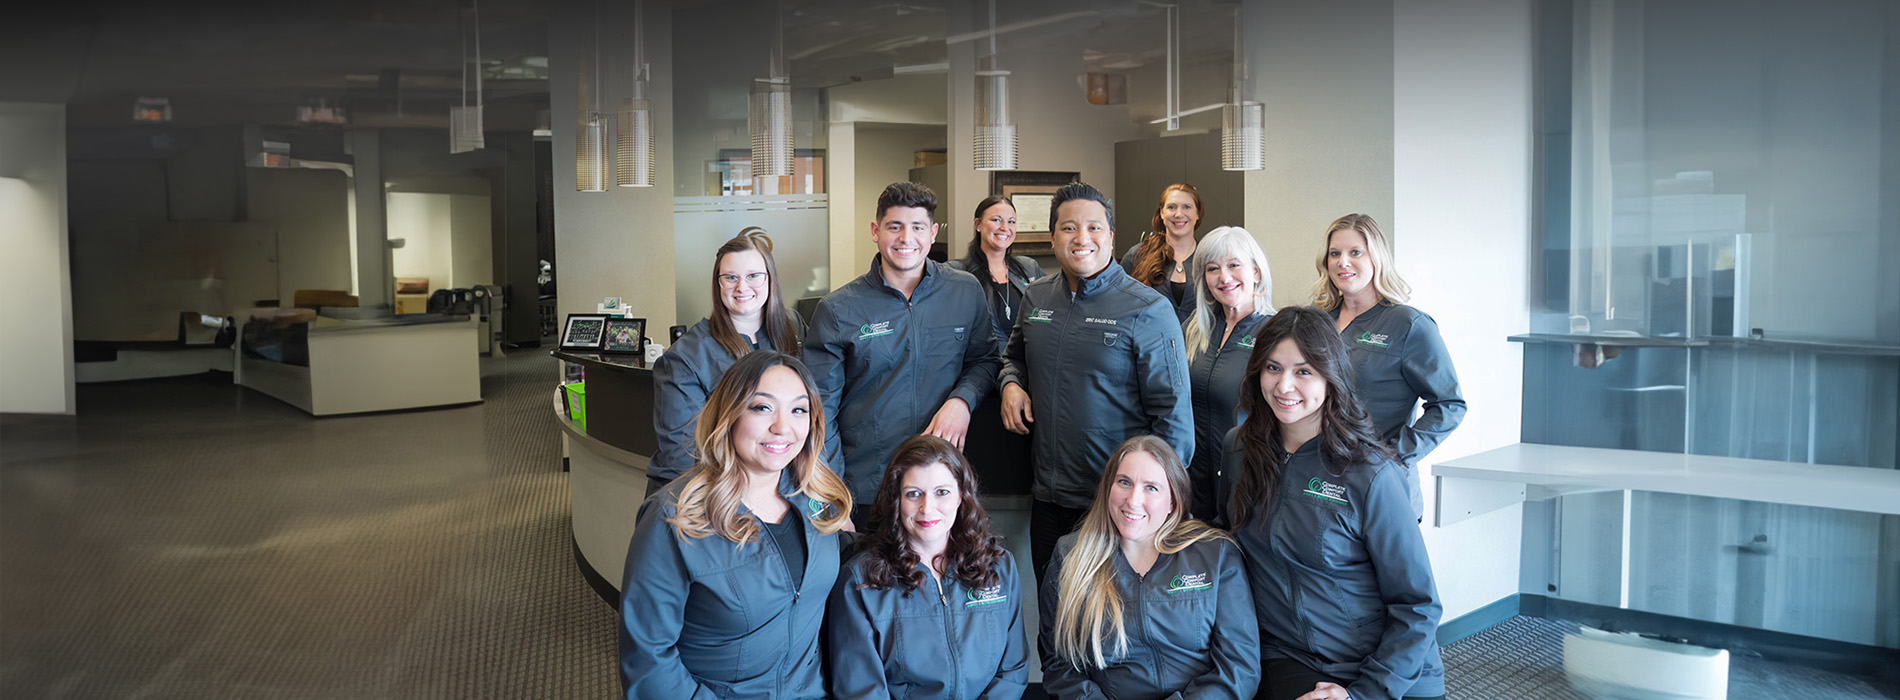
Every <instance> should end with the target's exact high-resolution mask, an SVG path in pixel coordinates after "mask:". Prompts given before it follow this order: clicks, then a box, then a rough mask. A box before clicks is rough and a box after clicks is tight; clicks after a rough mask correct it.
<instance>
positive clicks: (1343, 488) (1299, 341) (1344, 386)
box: [1220, 307, 1445, 700]
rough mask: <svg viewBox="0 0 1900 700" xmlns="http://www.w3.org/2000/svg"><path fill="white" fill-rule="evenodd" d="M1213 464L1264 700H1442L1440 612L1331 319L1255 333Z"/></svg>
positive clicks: (1300, 313) (1295, 312) (1418, 539)
mask: <svg viewBox="0 0 1900 700" xmlns="http://www.w3.org/2000/svg"><path fill="white" fill-rule="evenodd" d="M1255 340H1256V342H1255V345H1254V350H1253V354H1252V356H1250V357H1249V358H1248V361H1247V373H1246V375H1245V379H1244V381H1243V382H1242V386H1243V387H1246V389H1245V391H1243V392H1242V394H1241V398H1240V410H1241V412H1242V413H1245V414H1246V415H1247V418H1246V420H1245V421H1243V422H1241V424H1240V425H1239V426H1238V427H1235V428H1234V429H1233V430H1232V431H1229V432H1228V434H1227V442H1226V449H1225V452H1226V456H1225V458H1224V459H1223V460H1222V467H1221V490H1220V492H1221V493H1223V494H1227V495H1228V496H1227V499H1226V501H1225V502H1224V503H1223V504H1222V505H1223V506H1224V507H1223V508H1222V518H1221V521H1222V522H1224V523H1228V524H1231V525H1232V527H1233V533H1234V538H1235V539H1237V540H1239V541H1240V548H1241V549H1242V550H1243V551H1245V552H1246V553H1247V578H1248V580H1249V581H1252V582H1253V602H1254V606H1255V607H1256V609H1257V614H1258V620H1259V624H1260V643H1261V651H1262V652H1263V653H1262V656H1263V658H1262V670H1263V671H1264V673H1265V678H1266V680H1265V682H1264V683H1263V687H1262V688H1261V689H1260V696H1259V697H1261V698H1263V699H1264V700H1396V699H1397V698H1416V699H1421V700H1422V699H1425V698H1442V697H1443V696H1444V694H1445V666H1444V663H1443V662H1442V661H1441V660H1440V658H1439V654H1438V643H1437V641H1436V640H1437V631H1438V617H1439V615H1440V613H1441V612H1442V607H1441V606H1440V604H1439V602H1438V591H1437V588H1436V587H1435V586H1434V585H1433V583H1432V564H1431V560H1430V558H1429V557H1427V556H1426V553H1425V538H1424V536H1423V535H1421V534H1420V533H1419V529H1418V522H1417V521H1416V520H1415V519H1414V518H1413V515H1412V508H1411V504H1410V503H1409V502H1407V499H1406V495H1405V475H1404V472H1403V470H1402V469H1401V467H1400V465H1399V464H1398V463H1396V462H1394V461H1393V460H1392V458H1391V456H1390V453H1388V452H1387V451H1386V448H1385V446H1384V445H1383V444H1382V443H1381V442H1380V441H1379V439H1378V436H1377V435H1376V434H1375V433H1373V432H1372V425H1371V422H1370V421H1369V420H1367V418H1366V412H1365V409H1363V408H1360V406H1359V401H1358V397H1357V396H1356V394H1357V392H1356V391H1355V389H1354V387H1353V384H1352V382H1351V380H1350V379H1349V377H1351V376H1352V362H1351V360H1349V359H1348V357H1347V354H1346V346H1345V343H1344V342H1342V341H1341V340H1340V338H1339V334H1338V333H1337V332H1335V331H1334V330H1333V325H1332V319H1331V318H1330V317H1328V316H1327V315H1326V314H1325V313H1324V312H1322V311H1320V310H1318V309H1314V308H1312V307H1300V308H1292V309H1281V310H1280V312H1279V313H1276V314H1274V315H1273V318H1271V319H1268V320H1267V322H1266V324H1265V325H1263V326H1261V328H1260V332H1259V334H1258V335H1257V336H1256V338H1255Z"/></svg>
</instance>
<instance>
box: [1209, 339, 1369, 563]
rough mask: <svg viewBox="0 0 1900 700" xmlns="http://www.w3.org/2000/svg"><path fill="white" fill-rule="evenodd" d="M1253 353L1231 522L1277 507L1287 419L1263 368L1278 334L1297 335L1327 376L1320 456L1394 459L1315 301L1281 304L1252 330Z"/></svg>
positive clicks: (1243, 399)
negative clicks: (1277, 410) (1266, 387)
mask: <svg viewBox="0 0 1900 700" xmlns="http://www.w3.org/2000/svg"><path fill="white" fill-rule="evenodd" d="M1254 338H1255V340H1254V346H1253V354H1251V355H1248V356H1247V371H1246V374H1245V375H1244V378H1242V379H1241V382H1240V387H1241V391H1240V412H1241V413H1244V414H1246V416H1247V420H1246V421H1244V422H1242V423H1241V424H1240V430H1239V432H1238V433H1237V434H1236V435H1235V437H1236V440H1237V442H1239V444H1240V450H1241V454H1242V455H1243V462H1242V464H1241V468H1240V469H1241V471H1240V483H1239V487H1238V488H1236V489H1234V492H1233V493H1232V494H1231V495H1229V496H1228V498H1229V501H1228V509H1227V512H1228V513H1229V514H1230V517H1229V518H1228V519H1227V521H1228V525H1230V526H1232V527H1233V528H1234V529H1236V530H1238V529H1240V527H1241V526H1242V525H1245V524H1246V523H1248V522H1249V521H1251V520H1252V519H1253V518H1254V517H1255V516H1257V515H1265V513H1266V511H1267V509H1268V508H1270V507H1272V500H1273V495H1274V489H1276V488H1277V487H1278V486H1279V484H1280V474H1281V472H1282V471H1284V470H1285V468H1286V465H1285V464H1284V463H1283V460H1284V459H1285V455H1284V453H1283V450H1282V449H1281V442H1280V435H1281V425H1280V420H1279V418H1278V417H1276V416H1274V415H1273V407H1272V406H1271V405H1270V404H1269V401H1270V399H1269V398H1268V397H1267V396H1266V395H1265V392H1264V391H1262V390H1261V388H1260V375H1261V374H1262V373H1264V372H1265V371H1266V369H1267V362H1268V357H1269V356H1270V355H1272V354H1273V349H1274V347H1275V346H1278V345H1279V344H1280V341H1282V340H1287V339H1292V341H1293V345H1294V347H1297V348H1299V350H1300V354H1301V355H1303V356H1305V357H1306V364H1307V366H1308V367H1310V368H1312V370H1313V371H1314V372H1318V373H1319V376H1320V377H1321V378H1322V379H1325V380H1326V402H1325V403H1324V404H1322V405H1321V406H1320V422H1319V424H1320V430H1319V437H1317V438H1314V439H1316V440H1319V441H1320V443H1319V453H1320V457H1321V458H1322V459H1324V460H1325V462H1326V464H1327V465H1329V467H1330V468H1333V469H1346V468H1350V467H1355V466H1360V465H1365V464H1372V463H1376V462H1380V461H1383V460H1386V459H1390V458H1391V452H1390V451H1389V450H1387V449H1386V448H1385V445H1384V444H1382V443H1380V442H1379V437H1378V433H1375V432H1373V430H1372V419H1371V418H1369V417H1368V416H1367V415H1366V409H1364V408H1362V407H1360V405H1359V396H1358V394H1357V392H1355V391H1354V390H1353V387H1352V371H1353V370H1352V360H1351V359H1350V358H1349V356H1348V355H1347V354H1346V342H1345V341H1343V340H1340V339H1339V331H1337V330H1334V328H1333V319H1332V317H1331V316H1328V315H1326V312H1324V311H1320V310H1319V309H1316V308H1313V307H1311V306H1299V307H1293V308H1287V309H1281V310H1280V312H1279V313H1276V314H1274V315H1273V318H1270V319H1267V322H1266V323H1265V324H1262V325H1261V326H1260V331H1259V332H1258V333H1256V334H1255V335H1254Z"/></svg>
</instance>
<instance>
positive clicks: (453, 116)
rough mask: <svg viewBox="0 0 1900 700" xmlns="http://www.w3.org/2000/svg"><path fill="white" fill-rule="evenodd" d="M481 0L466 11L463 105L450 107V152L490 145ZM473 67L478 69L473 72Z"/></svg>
mask: <svg viewBox="0 0 1900 700" xmlns="http://www.w3.org/2000/svg"><path fill="white" fill-rule="evenodd" d="M476 3H477V0H469V3H468V7H467V8H466V9H464V10H463V11H462V104H461V105H460V106H456V107H450V108H449V152H450V153H466V152H469V151H474V150H478V149H480V148H482V147H483V146H485V145H487V144H486V143H484V142H483V140H482V18H481V11H480V9H479V8H477V6H476ZM470 39H473V42H472V43H474V45H475V55H474V57H473V58H472V59H471V58H470V56H469V44H470V43H471V41H470ZM471 66H473V68H474V70H472V71H471V70H469V68H470V67H471ZM471 73H472V74H473V75H474V82H475V104H474V105H470V104H469V103H468V85H469V76H470V74H471Z"/></svg>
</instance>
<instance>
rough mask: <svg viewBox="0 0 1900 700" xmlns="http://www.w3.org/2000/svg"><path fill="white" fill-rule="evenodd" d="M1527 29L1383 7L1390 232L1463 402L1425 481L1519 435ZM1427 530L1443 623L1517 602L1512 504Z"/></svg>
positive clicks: (1428, 492)
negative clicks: (1388, 53)
mask: <svg viewBox="0 0 1900 700" xmlns="http://www.w3.org/2000/svg"><path fill="white" fill-rule="evenodd" d="M1531 27H1532V25H1531V11H1530V8H1529V3H1527V2H1524V1H1523V0H1449V1H1444V2H1435V3H1406V2H1398V3H1395V12H1394V13H1393V46H1394V51H1393V83H1394V90H1393V106H1394V119H1393V121H1394V131H1393V146H1394V147H1393V170H1392V172H1393V183H1394V191H1393V210H1394V212H1395V215H1394V217H1393V219H1392V227H1391V228H1392V230H1393V236H1394V237H1395V238H1396V239H1397V246H1398V257H1399V260H1400V262H1401V264H1402V265H1403V267H1402V268H1401V270H1402V271H1403V272H1404V273H1405V276H1406V280H1407V281H1409V282H1411V284H1412V288H1413V290H1414V295H1413V298H1412V304H1413V305H1414V306H1416V307H1418V308H1419V309H1421V310H1423V311H1425V312H1426V313H1428V314H1431V315H1432V317H1433V318H1434V319H1435V320H1437V321H1438V326H1439V330H1440V331H1441V332H1443V334H1444V337H1445V344H1446V346H1447V347H1448V348H1449V349H1450V351H1451V356H1452V363H1453V365H1454V366H1455V367H1457V368H1458V378H1459V380H1460V383H1461V385H1462V388H1463V390H1464V395H1465V401H1466V402H1467V403H1468V404H1469V405H1470V411H1469V412H1468V413H1466V414H1465V419H1464V422H1463V423H1461V424H1459V426H1458V430H1457V431H1455V432H1453V433H1452V434H1451V437H1450V438H1448V439H1446V440H1445V442H1444V443H1443V444H1441V445H1439V446H1438V449H1437V450H1435V451H1433V452H1432V454H1431V455H1429V456H1428V457H1426V459H1425V460H1424V464H1423V467H1424V471H1423V472H1422V473H1423V474H1426V475H1429V474H1430V467H1431V465H1433V464H1437V463H1438V462H1440V461H1443V460H1447V459H1451V458H1454V457H1460V456H1464V455H1469V454H1473V453H1477V452H1482V451H1485V450H1489V449H1493V448H1497V447H1503V446H1505V445H1510V444H1513V443H1516V442H1517V441H1518V437H1519V435H1520V432H1521V431H1520V421H1521V416H1522V402H1523V391H1524V390H1523V355H1522V353H1521V349H1520V346H1519V345H1518V344H1516V343H1511V342H1508V341H1506V340H1505V338H1507V337H1509V336H1511V335H1514V334H1517V333H1524V332H1527V331H1528V330H1529V323H1530V321H1529V308H1528V303H1527V302H1528V297H1529V293H1528V279H1529V259H1530V258H1529V251H1528V246H1529V241H1530V224H1531V212H1530V201H1531V179H1530V173H1531V148H1530V146H1531V142H1530V138H1531V104H1532V93H1531ZM1423 486H1424V488H1425V502H1426V503H1427V504H1430V503H1432V502H1433V496H1434V494H1435V491H1436V488H1435V485H1434V484H1433V483H1432V480H1431V479H1430V478H1426V479H1425V480H1424V484H1423ZM1433 521H1434V517H1433V516H1432V515H1429V514H1428V515H1426V524H1427V525H1428V527H1426V528H1425V544H1426V546H1427V547H1428V548H1430V550H1431V553H1432V569H1433V573H1434V574H1435V575H1436V578H1437V581H1438V591H1439V595H1440V596H1441V597H1442V598H1443V601H1444V604H1445V619H1447V620H1450V619H1453V618H1455V617H1457V616H1459V615H1463V614H1465V613H1467V612H1470V611H1472V610H1475V609H1477V608H1479V607H1482V606H1484V605H1487V604H1489V603H1491V602H1493V601H1496V600H1499V599H1501V598H1505V597H1508V596H1510V595H1512V594H1515V593H1517V592H1518V566H1519V554H1520V550H1521V547H1522V542H1521V539H1522V534H1523V507H1522V506H1511V507H1508V508H1503V509H1500V510H1497V511H1493V512H1490V513H1486V514H1484V515H1481V516H1478V517H1475V518H1472V519H1470V520H1466V521H1463V522H1459V523H1456V524H1453V525H1451V526H1448V527H1442V528H1440V527H1433V526H1430V525H1431V523H1432V522H1433ZM1530 592H1533V593H1542V592H1543V591H1530Z"/></svg>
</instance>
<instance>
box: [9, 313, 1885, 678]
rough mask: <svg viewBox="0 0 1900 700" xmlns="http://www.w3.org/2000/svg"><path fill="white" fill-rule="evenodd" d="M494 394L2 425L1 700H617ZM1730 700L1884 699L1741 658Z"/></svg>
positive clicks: (132, 413)
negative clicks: (363, 408) (457, 399)
mask: <svg viewBox="0 0 1900 700" xmlns="http://www.w3.org/2000/svg"><path fill="white" fill-rule="evenodd" d="M483 373H484V376H483V396H485V397H486V399H487V400H486V402H485V403H482V404H479V405H473V406H465V407H456V408H447V409H437V410H426V411H408V412H399V413H387V414H378V415H366V416H346V417H332V418H322V419H313V418H311V417H310V416H308V415H306V414H304V413H302V412H301V411H298V410H297V409H295V408H292V407H290V406H288V405H286V404H283V403H281V402H278V401H276V400H275V399H271V398H269V397H266V396H263V395H261V394H257V393H255V392H250V391H248V390H244V389H241V388H237V387H234V386H232V385H231V384H230V381H229V379H230V378H229V375H204V376H198V377H185V378H176V379H162V380H149V381H138V382H122V383H115V384H99V385H82V386H81V387H80V388H79V415H78V416H77V417H33V416H0V697H5V698H208V697H217V698H226V697H270V698H292V699H296V698H403V699H409V698H608V697H613V696H614V695H615V694H616V692H617V691H618V690H619V684H618V682H617V680H616V676H615V672H614V662H615V658H614V626H613V625H614V622H613V616H612V612H611V610H610V609H609V608H608V607H607V606H606V605H604V604H602V602H601V601H600V599H599V598H598V597H597V596H596V595H595V594H594V593H593V591H592V590H591V589H589V588H588V587H587V585H586V584H585V583H584V582H583V581H582V579H581V576H580V574H579V573H578V572H577V571H576V569H575V566H574V561H573V558H572V550H571V540H570V534H569V522H568V491H567V478H566V475H565V474H564V473H563V472H562V471H561V467H560V441H559V430H558V428H557V426H556V425H555V424H554V422H553V421H554V417H553V413H552V411H550V410H549V408H548V399H547V392H548V391H549V388H550V387H552V386H553V384H554V382H555V380H556V376H555V375H556V373H557V365H556V363H555V362H554V360H553V359H552V358H549V357H548V356H547V354H546V352H545V351H532V350H522V351H518V352H517V353H516V354H514V355H511V356H509V357H507V358H497V359H488V360H484V361H483ZM1567 629H1570V626H1568V625H1567V624H1566V623H1563V622H1556V621H1549V620H1541V619H1536V618H1523V617H1519V618H1513V619H1511V620H1509V621H1507V622H1505V623H1503V624H1500V625H1498V626H1497V627H1494V628H1492V629H1490V630H1487V631H1485V632H1482V633H1479V634H1477V635H1474V636H1472V637H1470V638H1468V639H1466V640H1463V641H1461V642H1459V643H1457V644H1454V645H1452V646H1450V647H1447V648H1446V649H1445V650H1444V656H1445V661H1446V665H1447V668H1448V674H1447V675H1448V680H1449V683H1450V686H1451V697H1454V698H1473V699H1477V698H1484V699H1489V698H1510V699H1513V700H1519V699H1539V698H1548V699H1551V700H1572V699H1580V698H1582V696H1581V695H1579V694H1577V693H1575V692H1574V691H1572V690H1571V689H1570V687H1569V686H1568V684H1567V683H1566V682H1565V681H1564V679H1563V674H1562V659H1561V656H1562V641H1561V640H1562V635H1563V632H1564V631H1566V630H1567ZM1889 690H1890V689H1889ZM1890 692H1891V691H1890ZM1730 697H1731V698H1736V699H1737V700H1753V699H1755V698H1784V697H1825V698H1844V699H1848V700H1859V699H1863V698H1865V699H1874V698H1882V697H1889V696H1883V695H1882V694H1881V693H1880V692H1879V691H1878V690H1875V689H1874V688H1873V687H1871V686H1869V685H1868V684H1866V683H1864V682H1862V681H1860V680H1856V679H1852V678H1847V677H1844V676H1839V675H1834V674H1826V673H1821V672H1818V671H1813V670H1810V669H1805V668H1801V667H1796V666H1787V665H1783V664H1771V663H1767V662H1763V661H1761V660H1760V659H1747V658H1739V657H1738V658H1737V659H1736V661H1735V663H1734V667H1733V670H1732V672H1731V694H1730Z"/></svg>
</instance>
